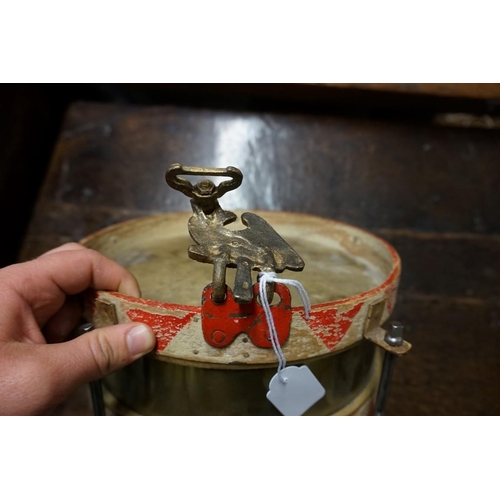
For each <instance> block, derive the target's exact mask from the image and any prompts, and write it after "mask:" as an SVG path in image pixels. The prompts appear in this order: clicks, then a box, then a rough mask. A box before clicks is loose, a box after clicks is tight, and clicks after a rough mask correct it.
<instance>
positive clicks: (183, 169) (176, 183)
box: [165, 163, 243, 198]
mask: <svg viewBox="0 0 500 500" xmlns="http://www.w3.org/2000/svg"><path fill="white" fill-rule="evenodd" d="M181 175H197V176H212V177H230V178H231V180H229V181H222V182H221V183H220V184H219V185H218V186H215V185H214V184H213V182H212V181H200V182H198V183H197V184H196V185H195V186H193V185H192V184H191V183H190V182H189V181H188V180H187V179H184V178H183V177H180V176H181ZM165 179H166V181H167V184H168V185H169V186H170V187H171V188H173V189H176V190H177V191H180V192H181V193H183V194H185V195H186V196H188V197H189V198H203V197H210V198H221V197H222V196H224V195H225V194H226V193H227V192H228V191H232V190H233V189H236V188H238V187H239V186H240V185H241V183H242V181H243V174H242V173H241V171H240V170H239V169H237V168H236V167H226V168H206V167H189V166H186V165H181V164H180V163H173V164H172V165H170V167H169V168H168V170H167V173H166V175H165Z"/></svg>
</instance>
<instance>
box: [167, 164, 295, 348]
mask: <svg viewBox="0 0 500 500" xmlns="http://www.w3.org/2000/svg"><path fill="white" fill-rule="evenodd" d="M182 175H184V176H193V175H195V176H216V177H229V178H230V180H228V181H223V182H221V183H220V184H219V185H217V186H216V185H215V184H214V182H213V181H211V180H209V179H203V180H201V181H199V182H198V183H196V184H195V185H194V186H193V184H191V182H189V181H188V180H187V179H185V178H184V177H181V176H182ZM165 177H166V180H167V183H168V185H169V186H170V187H172V188H174V189H176V190H178V191H181V192H182V193H184V194H185V195H186V196H188V197H189V198H191V206H192V209H193V215H192V217H191V218H190V219H189V222H188V230H189V234H190V235H191V238H192V239H193V240H194V241H195V243H196V245H191V246H190V247H189V249H188V254H189V257H191V258H192V259H194V260H197V261H199V262H206V263H209V264H213V266H214V268H213V279H212V283H211V284H210V285H208V287H207V288H206V289H205V291H204V293H203V300H204V304H203V308H202V328H203V334H204V336H205V340H206V341H207V342H208V343H209V344H210V345H214V346H219V347H223V346H226V345H229V344H230V343H231V342H232V341H233V340H234V338H235V337H236V335H238V334H239V333H242V332H243V331H245V333H247V334H248V336H249V337H250V339H251V341H252V342H253V343H254V344H255V345H260V347H272V344H271V341H270V339H269V337H268V336H267V335H264V337H265V338H264V337H263V335H262V331H261V329H263V328H265V319H264V320H263V318H262V314H263V313H262V310H261V309H262V308H261V306H260V305H259V304H258V302H257V300H256V299H257V295H258V287H256V286H253V284H252V271H258V272H275V273H280V272H283V271H284V270H285V269H289V270H292V271H302V269H303V268H304V261H303V260H302V258H301V257H300V256H299V255H298V254H297V252H295V250H293V248H292V247H290V245H288V243H287V242H286V241H285V240H284V239H283V238H282V237H281V236H280V235H279V234H278V233H277V232H276V231H275V230H274V229H273V228H272V227H271V226H270V225H269V224H268V223H267V222H266V221H265V220H264V219H262V218H261V217H259V216H258V215H255V214H252V213H249V212H245V213H244V214H242V216H241V220H242V222H243V224H244V225H245V226H246V228H245V229H240V230H235V231H232V230H231V229H229V228H227V227H226V226H228V225H229V224H230V223H232V222H234V221H235V220H236V219H237V216H236V214H235V213H233V212H230V211H227V210H223V209H222V208H221V206H220V205H219V201H218V199H219V198H221V197H222V196H223V195H224V194H225V193H227V192H228V191H231V190H233V189H236V188H237V187H239V186H240V185H241V183H242V181H243V175H242V173H241V171H240V170H238V169H237V168H235V167H227V168H204V167H188V166H184V165H181V164H180V163H174V164H173V165H171V166H170V167H169V168H168V170H167V173H166V176H165ZM227 267H232V268H236V277H235V281H234V288H233V290H232V291H231V290H230V289H229V287H227V286H226V268H227ZM277 288H278V287H276V291H277V292H278V289H277ZM284 288H285V289H286V287H284ZM280 290H281V288H280ZM274 292H275V287H274V286H273V285H271V286H269V287H268V288H267V296H268V299H269V303H271V302H272V297H273V293H274ZM287 292H288V289H287ZM278 294H279V295H280V299H281V300H280V302H279V304H277V305H273V306H271V307H272V308H281V309H283V310H284V309H287V310H288V311H289V316H290V321H291V299H290V298H289V297H290V294H289V292H288V294H286V293H283V296H282V294H281V293H279V292H278ZM250 305H251V306H250ZM216 306H218V307H216ZM214 308H215V309H214ZM209 309H210V312H208V310H209ZM226 309H227V310H226ZM214 311H219V313H218V314H216V316H217V317H218V318H219V319H220V320H222V318H225V321H224V322H225V323H227V322H228V321H231V322H232V327H231V328H230V330H231V332H227V331H222V330H220V329H219V330H217V331H218V332H219V333H216V334H214V331H215V330H214V326H213V321H210V320H211V319H213V318H214V314H213V313H214ZM204 312H207V313H208V314H209V316H207V315H206V314H204ZM276 312H277V311H274V313H276ZM274 313H273V315H274ZM250 317H253V318H254V320H255V321H253V322H252V321H249V320H245V321H243V319H244V318H250ZM231 318H232V319H231ZM207 321H208V323H207ZM290 321H286V322H284V323H283V324H285V323H288V332H287V333H286V335H284V334H283V333H282V334H281V335H280V332H279V328H278V327H279V325H278V324H277V330H278V336H279V339H280V343H283V342H284V341H285V340H286V338H288V335H289V330H290ZM280 323H282V322H280ZM208 324H210V325H211V326H208ZM260 324H262V327H259V326H258V325H260ZM244 325H246V326H244ZM252 325H253V326H252ZM226 326H227V325H226ZM283 328H284V327H283ZM285 337H286V338H285ZM259 339H260V340H259ZM282 339H283V341H282ZM264 344H265V345H264Z"/></svg>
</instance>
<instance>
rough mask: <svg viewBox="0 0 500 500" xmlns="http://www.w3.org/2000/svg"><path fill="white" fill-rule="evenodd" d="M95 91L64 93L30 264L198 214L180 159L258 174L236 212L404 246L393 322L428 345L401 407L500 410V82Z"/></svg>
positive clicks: (402, 378)
mask: <svg viewBox="0 0 500 500" xmlns="http://www.w3.org/2000/svg"><path fill="white" fill-rule="evenodd" d="M83 90H84V92H83V94H85V93H86V94H85V95H83V94H82V92H80V91H78V89H73V90H71V91H68V90H66V94H67V103H66V105H65V106H62V105H61V104H58V105H59V106H60V109H67V112H66V114H65V118H64V120H61V116H62V114H61V113H58V112H56V111H54V109H56V107H55V106H54V105H53V106H52V107H49V109H50V110H51V113H52V115H53V116H55V117H56V118H54V120H53V121H54V123H57V120H61V121H60V122H59V123H62V125H61V128H60V130H59V132H58V134H57V133H54V132H53V131H52V132H51V130H50V127H49V130H45V131H44V132H41V133H44V134H45V135H47V136H50V135H51V134H52V135H53V136H54V137H58V140H57V142H56V144H55V147H54V149H53V151H52V159H51V161H50V166H49V168H48V170H47V172H46V175H45V180H44V182H43V184H42V188H41V191H40V193H39V198H38V202H37V204H36V207H35V209H34V210H33V211H32V212H31V211H30V212H29V217H28V218H29V219H30V224H29V228H28V230H27V232H26V235H25V237H24V243H23V245H22V248H21V252H20V254H19V259H20V260H24V259H29V258H33V257H35V256H37V255H39V254H40V253H41V252H43V251H45V250H47V249H49V248H52V247H54V246H56V245H58V244H61V243H63V242H66V241H74V240H78V239H80V238H81V237H83V236H85V235H86V234H89V233H91V232H93V231H95V230H97V229H100V228H102V227H105V226H108V225H109V224H112V223H114V222H118V221H121V220H125V219H129V218H132V217H136V216H140V215H147V214H150V213H155V212H165V211H174V210H188V209H189V205H188V202H187V199H185V198H183V197H182V195H180V194H179V193H176V192H173V191H172V190H170V189H168V188H167V186H166V184H165V183H164V180H163V176H164V172H165V169H166V167H167V166H168V165H169V164H170V163H173V162H177V161H178V162H182V163H185V164H192V165H205V166H227V165H229V164H232V165H235V166H237V167H239V168H240V169H241V170H242V171H243V173H244V175H245V180H244V184H243V186H242V188H240V190H239V191H238V196H234V197H232V198H229V199H228V200H227V201H225V205H224V206H225V207H227V208H249V209H251V208H255V209H257V208H259V209H271V210H286V211H292V212H305V213H311V214H316V215H321V216H325V217H330V218H335V219H339V220H342V221H345V222H348V223H350V224H354V225H357V226H360V227H363V228H365V229H367V230H370V231H372V232H375V233H377V234H379V235H381V236H382V237H384V238H386V239H387V240H388V241H390V242H391V243H392V244H393V245H394V246H395V247H396V249H397V250H398V251H399V253H400V255H401V257H402V262H403V277H402V283H401V289H400V297H399V303H398V305H397V308H396V311H395V313H394V316H393V317H394V319H398V320H400V321H402V322H403V323H404V324H405V325H406V327H407V332H408V334H407V338H408V340H410V341H411V342H412V343H413V345H414V349H413V350H412V352H411V353H410V354H409V355H408V356H407V357H406V358H404V359H402V360H400V361H399V362H398V363H397V365H396V369H395V373H394V382H393V386H392V388H391V392H390V398H389V403H388V408H387V413H388V414H391V415H498V414H500V397H499V392H500V391H499V389H500V336H499V334H500V309H499V306H500V259H499V258H498V257H499V255H500V254H499V250H500V236H499V234H500V217H499V216H500V196H499V195H498V193H499V190H500V170H499V167H500V129H499V128H497V123H498V121H497V118H496V117H497V115H498V110H499V102H500V101H499V98H500V87H499V86H498V85H497V86H486V87H485V86H477V85H476V86H474V85H472V86H468V87H467V86H465V87H464V86H460V85H458V86H455V87H453V88H451V87H448V90H447V88H446V86H444V87H443V86H434V87H433V86H432V85H429V86H427V87H425V86H422V85H420V86H419V85H415V86H413V87H412V86H410V87H408V86H400V87H394V86H392V88H391V86H387V87H382V88H381V87H380V84H379V85H378V86H377V85H375V86H371V87H370V86H365V87H363V86H359V85H358V86H355V85H353V86H351V87H345V86H341V87H337V86H334V85H331V86H312V85H311V86H291V85H286V86H265V85H262V86H223V87H219V88H217V87H216V86H204V87H200V86H189V85H188V86H184V87H182V86H170V87H169V86H166V87H165V88H162V87H161V86H146V87H143V86H117V87H112V86H111V87H106V86H104V87H95V88H94V87H91V88H86V87H85V88H84V89H83ZM79 92H80V94H82V98H81V99H80V100H79V101H78V102H74V100H73V97H75V96H76V97H79V96H80V94H79ZM224 93H225V94H227V95H226V96H225V97H226V99H224ZM138 96H139V97H138ZM140 96H147V97H142V98H140ZM82 99H83V100H82ZM92 101H101V102H92ZM57 109H59V108H57ZM450 113H467V116H464V115H457V114H453V115H450ZM485 115H487V116H485ZM438 124H440V125H438ZM52 130H55V127H53V128H52ZM48 143H50V140H49V139H47V140H46V141H44V144H45V146H44V147H45V149H48V147H47V144H48ZM23 148H26V149H28V144H23ZM40 161H42V160H40ZM20 170H21V171H22V169H20ZM38 175H40V174H38ZM40 177H42V176H41V175H40ZM225 200H226V199H225ZM19 226H21V227H22V224H19ZM17 230H18V231H19V229H17Z"/></svg>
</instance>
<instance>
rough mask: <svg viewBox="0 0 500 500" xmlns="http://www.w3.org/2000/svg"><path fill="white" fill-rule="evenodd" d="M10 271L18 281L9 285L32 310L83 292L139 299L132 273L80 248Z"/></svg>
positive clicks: (25, 264) (91, 251) (100, 255)
mask: <svg viewBox="0 0 500 500" xmlns="http://www.w3.org/2000/svg"><path fill="white" fill-rule="evenodd" d="M12 267H15V268H17V270H16V274H19V279H16V280H14V282H13V283H12V282H11V285H12V286H14V287H15V288H16V289H17V290H18V292H19V293H21V295H22V296H23V297H24V298H25V299H26V300H27V301H28V302H29V303H30V304H31V305H32V306H33V305H35V304H36V303H37V302H39V301H40V300H43V299H42V298H43V297H46V298H48V297H50V296H51V295H52V294H53V293H56V294H57V292H59V294H64V295H76V294H78V293H80V292H83V291H84V290H86V289H87V288H95V289H97V290H109V291H116V292H120V293H123V294H124V295H132V296H134V297H140V289H139V284H138V283H137V280H136V279H135V277H134V276H133V274H132V273H130V272H129V271H127V270H126V269H125V268H124V267H122V266H120V265H119V264H117V263H116V262H114V261H112V260H111V259H108V258H107V257H105V256H104V255H102V254H100V253H99V252H96V251H95V250H90V249H87V248H84V247H82V248H81V249H77V248H71V249H68V250H62V249H61V251H57V252H50V253H47V254H44V255H42V256H41V257H39V258H38V259H35V260H33V261H31V262H26V263H24V264H18V265H16V266H12Z"/></svg>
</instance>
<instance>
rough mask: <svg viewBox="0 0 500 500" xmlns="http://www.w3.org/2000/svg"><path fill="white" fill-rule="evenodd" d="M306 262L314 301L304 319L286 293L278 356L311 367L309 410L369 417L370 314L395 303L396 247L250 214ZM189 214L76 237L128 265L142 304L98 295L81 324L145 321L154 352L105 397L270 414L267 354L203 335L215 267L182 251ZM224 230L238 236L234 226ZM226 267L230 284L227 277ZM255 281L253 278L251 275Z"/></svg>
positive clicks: (133, 409)
mask: <svg viewBox="0 0 500 500" xmlns="http://www.w3.org/2000/svg"><path fill="white" fill-rule="evenodd" d="M255 213H256V214H257V215H260V216H261V217H263V218H264V219H265V220H266V221H267V222H269V223H270V224H271V225H272V226H273V227H274V228H275V229H276V231H277V232H278V233H279V234H280V235H281V236H282V237H283V238H284V239H285V240H286V241H287V242H288V243H289V244H290V245H291V246H292V247H293V248H294V249H295V250H296V251H297V252H298V253H299V254H300V255H301V257H302V258H303V259H304V261H305V263H306V266H305V269H304V271H302V272H301V273H292V272H289V271H286V272H285V273H283V274H282V275H280V276H283V277H288V278H294V279H299V280H300V281H301V283H302V284H303V285H304V286H305V288H306V290H307V291H308V293H309V296H310V298H311V302H312V310H311V315H310V318H309V319H308V320H306V318H305V315H304V311H303V307H302V305H301V304H300V299H299V298H298V295H296V294H295V292H294V291H293V290H291V291H292V305H293V307H292V323H291V329H290V336H289V339H288V340H287V341H286V342H285V343H284V345H283V352H284V355H285V357H286V359H287V363H289V364H297V365H302V364H307V365H308V366H309V368H310V369H311V370H312V371H313V373H314V374H315V375H316V377H317V378H318V379H319V380H320V382H321V383H322V384H323V386H324V387H325V389H326V396H325V397H324V398H323V399H322V400H320V401H319V402H318V403H316V404H315V405H314V406H313V407H312V408H311V409H310V410H309V411H308V413H307V414H311V415H332V414H366V413H369V412H370V411H371V408H372V406H373V399H374V397H375V394H376V386H377V380H378V376H379V370H380V366H379V365H380V363H379V354H378V348H376V347H375V346H374V345H373V344H371V343H370V342H368V341H366V340H365V339H364V337H363V334H364V332H365V328H366V325H367V317H368V315H369V313H370V311H371V308H373V307H376V308H377V309H378V311H379V315H378V317H379V319H378V323H379V324H382V323H384V322H385V321H386V319H387V318H388V317H389V316H390V314H391V312H392V310H393V308H394V304H395V301H396V294H397V288H398V283H399V277H400V272H401V264H400V259H399V256H398V255H397V253H396V251H395V250H394V249H393V248H392V247H391V246H390V245H389V244H388V243H386V242H385V241H383V240H382V239H380V238H378V237H376V236H374V235H372V234H370V233H368V232H366V231H363V230H361V229H358V228H355V227H353V226H349V225H347V224H343V223H341V222H337V221H333V220H328V219H323V218H320V217H315V216H310V215H303V214H295V213H285V212H258V211H256V212H255ZM190 215H191V214H189V213H171V214H162V215H158V216H150V217H145V218H140V219H133V220H130V221H126V222H124V223H121V224H118V225H115V226H111V227H108V228H106V229H104V230H102V231H100V232H98V233H95V234H93V235H91V236H89V237H87V238H85V239H84V240H83V241H82V244H84V245H85V246H87V247H89V248H93V249H95V250H98V251H100V252H101V253H103V254H104V255H106V256H108V257H110V258H111V259H113V260H115V261H117V262H118V263H120V264H122V265H123V266H124V267H126V268H128V269H129V270H130V271H131V272H132V273H133V274H134V275H135V276H136V277H137V279H138V281H139V284H140V286H141V290H142V298H140V299H137V298H133V297H128V296H124V295H121V294H118V293H114V292H106V291H96V292H95V293H94V294H93V295H92V296H91V297H89V301H88V304H87V306H88V307H87V312H86V315H87V319H88V320H89V321H92V322H93V323H94V324H95V326H96V327H101V326H106V325H110V324H114V323H117V322H120V323H122V322H128V321H139V322H144V323H147V324H149V325H150V326H151V327H152V329H153V331H154V332H155V334H156V337H157V347H156V352H155V353H154V354H151V355H149V356H146V357H145V358H143V359H141V360H139V361H137V362H135V363H133V364H132V365H131V366H129V367H127V368H125V369H124V370H121V371H120V372H118V373H115V374H113V375H111V376H110V377H108V378H107V379H106V380H105V389H106V391H107V396H106V400H107V403H108V406H109V407H110V408H111V407H112V408H113V411H114V412H116V413H120V414H143V415H274V414H278V412H277V410H275V409H274V407H273V406H272V405H271V404H270V403H269V402H268V401H267V399H266V397H265V394H266V392H267V387H268V384H269V380H270V379H271V377H272V376H273V375H274V374H275V372H276V357H275V354H274V351H273V350H272V349H264V348H261V347H257V346H255V345H253V344H252V342H251V341H250V339H249V337H248V335H246V334H245V333H241V334H240V335H238V336H237V337H236V338H235V340H234V342H232V343H231V344H230V345H229V346H227V347H224V348H219V347H212V346H210V345H209V344H207V343H206V342H205V340H204V338H203V333H202V329H201V295H202V292H203V289H204V288H205V286H206V285H207V284H208V283H209V282H210V281H211V273H212V266H210V265H206V264H201V263H199V262H195V261H192V260H191V259H189V257H188V255H187V248H188V247H189V245H190V244H191V243H192V242H191V240H190V237H189V235H188V233H187V221H188V219H189V217H190ZM228 227H230V228H234V229H238V226H236V225H231V226H228ZM230 271H231V270H228V275H227V283H228V286H231V283H232V277H233V276H234V273H233V274H232V273H231V272H230ZM254 281H255V280H254Z"/></svg>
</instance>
